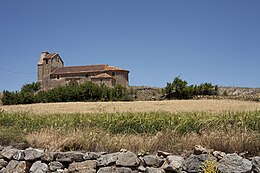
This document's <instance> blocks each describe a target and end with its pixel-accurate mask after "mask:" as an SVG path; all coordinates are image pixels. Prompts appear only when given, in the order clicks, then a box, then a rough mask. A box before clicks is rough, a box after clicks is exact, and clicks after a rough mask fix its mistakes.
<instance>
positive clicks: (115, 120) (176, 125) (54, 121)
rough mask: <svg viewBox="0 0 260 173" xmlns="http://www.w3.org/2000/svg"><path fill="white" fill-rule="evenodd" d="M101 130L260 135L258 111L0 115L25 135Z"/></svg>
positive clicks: (0, 121)
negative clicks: (237, 131)
mask: <svg viewBox="0 0 260 173" xmlns="http://www.w3.org/2000/svg"><path fill="white" fill-rule="evenodd" d="M86 127H87V128H91V127H95V128H101V129H103V130H107V131H109V132H111V133H114V134H120V133H131V134H133V133H147V134H155V133H157V132H159V131H175V132H177V133H179V134H185V133H191V132H195V133H199V132H200V131H202V130H207V129H211V130H212V129H217V130H220V129H222V130H228V129H230V128H232V129H236V128H237V129H241V128H242V129H245V130H253V131H257V132H260V111H249V112H221V113H209V112H194V113H169V112H151V113H112V114H109V113H98V114H96V113H88V114H46V115H36V114H33V113H29V112H20V113H8V112H4V113H2V114H0V128H2V129H6V128H11V129H12V128H13V129H16V130H20V131H22V132H25V133H28V132H32V131H37V130H39V129H42V128H57V129H68V128H77V129H79V128H86Z"/></svg>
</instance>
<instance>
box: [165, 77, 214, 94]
mask: <svg viewBox="0 0 260 173" xmlns="http://www.w3.org/2000/svg"><path fill="white" fill-rule="evenodd" d="M164 92H165V94H166V98H168V99H170V98H175V99H190V98H192V97H194V96H197V95H217V94H218V86H217V85H215V86H214V85H212V84H211V83H202V84H200V85H198V86H197V85H190V86H188V82H187V81H186V80H182V79H181V78H180V77H175V78H174V80H173V82H172V83H169V82H167V84H166V87H165V88H164Z"/></svg>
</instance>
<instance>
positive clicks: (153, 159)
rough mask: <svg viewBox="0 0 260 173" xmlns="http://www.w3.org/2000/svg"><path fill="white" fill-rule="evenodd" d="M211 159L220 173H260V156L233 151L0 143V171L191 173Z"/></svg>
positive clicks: (26, 172) (15, 172)
mask: <svg viewBox="0 0 260 173" xmlns="http://www.w3.org/2000/svg"><path fill="white" fill-rule="evenodd" d="M206 160H210V161H212V163H215V164H216V165H217V167H218V170H219V171H220V172H222V173H260V157H259V156H256V157H252V158H243V157H241V156H239V155H237V154H235V153H233V154H226V153H223V152H220V151H212V150H206V149H205V148H203V147H201V146H195V149H194V153H193V154H191V155H189V156H177V155H172V154H171V153H167V152H162V151H158V152H157V153H156V154H153V155H151V154H147V153H142V154H138V155H136V154H135V153H133V152H131V151H127V150H124V149H122V150H121V151H120V152H116V153H105V152H79V151H68V152H47V151H44V150H41V149H35V148H27V149H25V150H19V149H16V148H13V147H10V146H9V147H2V146H0V173H62V172H63V173H76V172H77V173H142V172H144V173H168V172H169V173H171V172H172V173H174V172H175V173H191V172H194V173H196V172H201V168H202V166H203V163H204V162H205V161H206Z"/></svg>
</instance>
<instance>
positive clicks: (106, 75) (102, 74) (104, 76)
mask: <svg viewBox="0 0 260 173" xmlns="http://www.w3.org/2000/svg"><path fill="white" fill-rule="evenodd" d="M90 78H94V79H97V78H98V79H99V78H113V77H112V76H110V75H109V74H107V73H101V74H98V75H96V76H91V77H90ZM113 79H114V78H113Z"/></svg>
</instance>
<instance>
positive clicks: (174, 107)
mask: <svg viewBox="0 0 260 173" xmlns="http://www.w3.org/2000/svg"><path fill="white" fill-rule="evenodd" d="M0 109H3V110H5V111H7V112H24V111H26V112H27V111H28V112H33V113H39V114H49V113H50V114H53V113H66V114H67V113H121V112H134V113H136V112H161V111H163V112H173V113H174V112H223V111H250V110H251V111H252V110H253V111H254V110H260V102H252V101H240V100H169V101H136V102H69V103H40V104H29V105H11V106H0Z"/></svg>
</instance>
